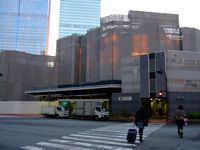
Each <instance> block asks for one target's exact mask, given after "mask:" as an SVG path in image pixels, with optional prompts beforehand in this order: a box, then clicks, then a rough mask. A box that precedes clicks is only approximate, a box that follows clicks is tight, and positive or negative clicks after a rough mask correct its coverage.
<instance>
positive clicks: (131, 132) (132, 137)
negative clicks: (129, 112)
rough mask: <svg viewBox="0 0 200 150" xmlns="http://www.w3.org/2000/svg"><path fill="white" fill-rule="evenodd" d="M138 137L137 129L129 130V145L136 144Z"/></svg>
mask: <svg viewBox="0 0 200 150" xmlns="http://www.w3.org/2000/svg"><path fill="white" fill-rule="evenodd" d="M136 136H137V130H136V129H128V133H127V141H128V143H132V144H133V143H135V140H136Z"/></svg>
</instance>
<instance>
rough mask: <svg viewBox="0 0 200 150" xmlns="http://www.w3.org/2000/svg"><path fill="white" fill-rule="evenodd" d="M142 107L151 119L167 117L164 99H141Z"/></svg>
mask: <svg viewBox="0 0 200 150" xmlns="http://www.w3.org/2000/svg"><path fill="white" fill-rule="evenodd" d="M141 102H142V106H143V107H144V108H145V110H147V112H148V114H149V117H151V118H166V116H167V102H166V99H158V98H151V99H142V100H141Z"/></svg>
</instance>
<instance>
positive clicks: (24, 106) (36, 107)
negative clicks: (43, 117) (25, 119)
mask: <svg viewBox="0 0 200 150" xmlns="http://www.w3.org/2000/svg"><path fill="white" fill-rule="evenodd" d="M57 105H58V102H51V103H50V106H57ZM42 106H49V102H43V101H37V102H36V101H29V102H27V101H0V114H41V107H42Z"/></svg>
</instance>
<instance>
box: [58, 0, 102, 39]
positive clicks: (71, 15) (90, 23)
mask: <svg viewBox="0 0 200 150" xmlns="http://www.w3.org/2000/svg"><path fill="white" fill-rule="evenodd" d="M100 6H101V1H100V0H60V17H59V38H62V37H64V36H68V35H71V34H74V33H76V34H80V35H83V34H86V33H87V30H88V29H90V28H96V27H99V25H100V15H101V14H100V10H101V8H100Z"/></svg>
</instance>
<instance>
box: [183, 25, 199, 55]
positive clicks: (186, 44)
mask: <svg viewBox="0 0 200 150" xmlns="http://www.w3.org/2000/svg"><path fill="white" fill-rule="evenodd" d="M181 35H182V43H183V44H182V50H183V51H193V52H200V42H199V41H200V30H198V29H195V28H186V27H185V28H181Z"/></svg>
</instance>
